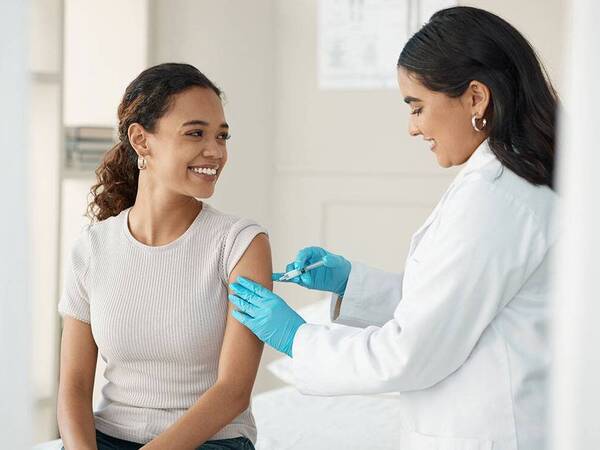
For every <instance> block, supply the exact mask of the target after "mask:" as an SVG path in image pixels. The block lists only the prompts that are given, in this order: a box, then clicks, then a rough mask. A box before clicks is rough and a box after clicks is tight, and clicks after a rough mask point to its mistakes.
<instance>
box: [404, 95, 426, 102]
mask: <svg viewBox="0 0 600 450" xmlns="http://www.w3.org/2000/svg"><path fill="white" fill-rule="evenodd" d="M422 101H423V100H421V99H420V98H416V97H410V96H409V97H404V103H412V102H422Z"/></svg>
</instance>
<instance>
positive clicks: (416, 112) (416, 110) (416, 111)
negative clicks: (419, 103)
mask: <svg viewBox="0 0 600 450" xmlns="http://www.w3.org/2000/svg"><path fill="white" fill-rule="evenodd" d="M421 111H423V108H416V109H413V110H412V111H411V112H410V113H411V114H412V115H413V116H414V115H416V116H418V115H419V114H421Z"/></svg>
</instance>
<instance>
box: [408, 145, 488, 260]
mask: <svg viewBox="0 0 600 450" xmlns="http://www.w3.org/2000/svg"><path fill="white" fill-rule="evenodd" d="M494 160H497V158H496V155H494V153H493V152H492V149H491V148H490V146H489V143H488V140H487V139H486V140H485V141H483V142H482V143H481V144H480V145H479V147H477V148H476V149H475V151H474V152H473V154H472V155H471V157H470V158H469V159H468V160H467V163H466V164H465V166H464V167H463V168H462V170H461V171H460V172H459V173H458V175H457V176H456V178H455V179H454V181H453V182H452V184H451V185H450V186H449V187H448V189H447V190H446V192H445V193H444V195H443V196H442V198H441V200H440V202H439V203H438V204H437V206H436V207H435V209H434V210H433V211H432V213H431V214H430V215H429V217H428V218H427V220H426V221H425V223H424V224H423V225H422V226H421V228H419V229H418V230H417V232H416V233H415V234H414V235H413V239H412V241H411V245H410V249H409V254H412V252H413V251H414V249H415V248H416V246H417V244H418V243H419V240H420V238H421V237H422V236H423V234H424V233H425V231H426V230H427V228H429V225H431V223H432V222H433V220H434V219H435V218H436V217H437V215H438V213H439V211H440V209H441V208H442V205H443V204H444V202H445V201H446V198H448V195H449V194H450V192H452V191H453V189H454V188H455V187H456V186H457V185H458V184H459V183H460V181H461V180H462V179H463V178H464V177H465V176H466V175H467V174H469V173H471V172H475V171H477V170H479V169H481V168H482V167H484V166H486V165H487V164H488V163H490V162H491V161H494Z"/></svg>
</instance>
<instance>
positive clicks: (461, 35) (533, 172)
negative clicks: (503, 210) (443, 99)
mask: <svg viewBox="0 0 600 450" xmlns="http://www.w3.org/2000/svg"><path fill="white" fill-rule="evenodd" d="M398 67H399V68H400V67H402V68H404V69H406V70H407V72H408V73H409V74H410V75H411V76H414V77H415V79H416V80H417V81H419V82H420V83H421V84H423V85H424V86H425V87H426V88H428V89H430V90H432V91H436V92H443V93H445V94H446V95H448V96H450V97H459V96H460V95H462V94H463V93H464V92H465V90H466V89H467V88H468V86H469V83H470V82H471V81H473V80H477V81H480V82H482V83H484V84H485V85H486V86H487V87H488V88H489V89H490V91H491V102H490V105H489V107H488V108H487V111H486V114H485V116H484V117H485V118H486V120H487V127H488V130H487V131H488V133H489V144H490V148H491V150H492V151H493V152H494V154H495V155H496V157H497V158H498V159H499V160H500V162H501V163H502V164H503V166H505V167H507V168H508V169H510V170H512V171H513V172H514V173H516V174H517V175H519V176H521V177H522V178H524V179H526V180H527V181H529V182H530V183H532V184H535V185H547V186H549V187H550V188H553V186H554V184H553V176H554V161H555V154H556V144H555V141H556V115H557V107H558V97H557V94H556V91H555V90H554V88H553V87H552V84H551V82H550V80H549V78H548V75H547V73H546V71H545V69H544V68H543V66H542V64H541V63H540V61H539V60H538V58H537V56H536V53H535V51H534V49H533V48H532V46H531V44H530V43H529V42H528V41H527V40H526V39H525V38H524V37H523V36H522V35H521V33H519V32H518V31H517V30H516V29H515V28H514V27H513V26H512V25H510V24H509V23H508V22H506V21H505V20H503V19H502V18H500V17H498V16H496V15H494V14H492V13H490V12H487V11H484V10H481V9H477V8H472V7H466V6H459V7H454V8H448V9H443V10H440V11H438V12H436V13H435V14H434V15H433V16H431V19H430V20H429V22H427V23H426V24H425V25H424V26H423V27H422V28H421V29H420V30H419V31H418V32H417V33H415V34H414V35H413V36H412V37H411V38H410V40H409V41H408V42H407V44H406V45H405V46H404V49H403V50H402V53H401V54H400V58H399V59H398Z"/></svg>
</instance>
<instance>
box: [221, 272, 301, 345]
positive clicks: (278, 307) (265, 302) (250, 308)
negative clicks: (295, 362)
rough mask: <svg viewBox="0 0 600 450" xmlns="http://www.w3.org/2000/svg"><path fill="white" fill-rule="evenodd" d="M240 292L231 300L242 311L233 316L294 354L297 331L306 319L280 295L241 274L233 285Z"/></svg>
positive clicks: (261, 338)
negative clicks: (293, 347) (293, 348)
mask: <svg viewBox="0 0 600 450" xmlns="http://www.w3.org/2000/svg"><path fill="white" fill-rule="evenodd" d="M229 287H230V288H231V289H232V290H233V291H234V292H235V294H236V295H229V300H230V301H231V303H233V304H234V305H235V306H237V308H238V309H239V311H233V313H232V315H233V317H234V318H235V319H236V320H238V321H239V322H240V323H241V324H242V325H244V326H246V327H247V328H249V329H250V331H252V332H253V333H254V334H255V335H256V336H257V337H258V338H259V339H260V340H261V341H263V342H266V343H267V344H269V345H270V346H271V347H273V348H274V349H275V350H279V351H280V352H282V353H285V354H287V355H288V356H289V357H291V356H292V346H293V344H294V337H295V336H296V331H298V328H300V326H301V325H302V324H304V323H306V322H305V321H304V319H303V318H302V317H300V316H299V315H298V313H296V311H294V310H293V309H292V308H290V307H289V306H288V305H287V303H286V302H285V301H284V300H283V299H282V298H281V297H279V296H278V295H276V294H274V293H273V292H271V291H270V290H268V289H267V288H265V287H263V286H261V285H260V284H258V283H255V282H254V281H251V280H248V279H246V278H244V277H238V278H237V280H236V282H235V283H232V284H230V285H229Z"/></svg>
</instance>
